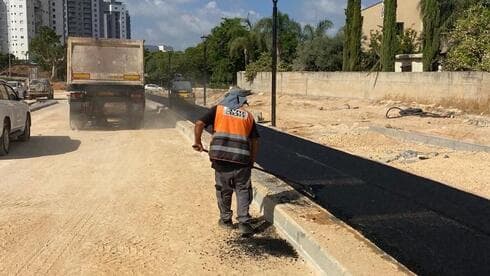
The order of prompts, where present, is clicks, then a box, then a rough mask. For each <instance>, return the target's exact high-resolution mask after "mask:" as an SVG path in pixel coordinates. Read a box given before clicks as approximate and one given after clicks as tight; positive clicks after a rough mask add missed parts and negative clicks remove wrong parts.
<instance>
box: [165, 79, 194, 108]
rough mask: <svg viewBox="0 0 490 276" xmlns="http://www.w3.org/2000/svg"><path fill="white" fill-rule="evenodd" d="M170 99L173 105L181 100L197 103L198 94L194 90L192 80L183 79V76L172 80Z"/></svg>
mask: <svg viewBox="0 0 490 276" xmlns="http://www.w3.org/2000/svg"><path fill="white" fill-rule="evenodd" d="M169 100H170V104H171V105H173V104H175V103H178V102H179V101H185V102H188V103H192V104H195V103H196V95H195V94H194V92H193V91H192V84H191V82H190V81H186V80H183V78H182V77H178V78H176V79H175V80H174V81H172V86H171V88H170V97H169Z"/></svg>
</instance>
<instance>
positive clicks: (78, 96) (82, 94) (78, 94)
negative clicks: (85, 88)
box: [70, 91, 85, 100]
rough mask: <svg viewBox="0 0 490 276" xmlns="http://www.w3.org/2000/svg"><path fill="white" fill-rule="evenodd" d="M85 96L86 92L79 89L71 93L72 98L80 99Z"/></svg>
mask: <svg viewBox="0 0 490 276" xmlns="http://www.w3.org/2000/svg"><path fill="white" fill-rule="evenodd" d="M84 96H85V92H81V91H77V92H71V93H70V99H72V100H80V99H82V98H83V97H84Z"/></svg>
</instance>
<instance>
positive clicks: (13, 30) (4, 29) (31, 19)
mask: <svg viewBox="0 0 490 276" xmlns="http://www.w3.org/2000/svg"><path fill="white" fill-rule="evenodd" d="M58 18H59V20H60V21H59V22H61V24H60V23H59V22H58V21H57V20H58ZM0 22H1V24H0V41H1V42H0V48H1V49H0V50H1V51H2V53H7V52H9V53H11V54H13V55H15V56H16V58H18V59H28V52H29V43H30V41H31V39H32V38H33V37H34V36H35V35H36V34H37V33H38V32H39V28H40V27H41V26H49V27H51V28H53V29H54V30H55V31H56V33H57V34H58V35H60V36H62V37H63V33H64V32H63V23H62V22H63V0H0ZM62 39H63V38H62Z"/></svg>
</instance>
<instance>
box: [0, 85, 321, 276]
mask: <svg viewBox="0 0 490 276" xmlns="http://www.w3.org/2000/svg"><path fill="white" fill-rule="evenodd" d="M56 98H57V99H58V102H59V103H58V104H56V105H53V106H50V107H46V108H44V109H42V110H39V111H36V112H34V113H33V114H32V121H33V126H32V135H33V136H32V138H31V141H30V142H28V143H26V144H21V143H13V145H12V148H11V152H10V154H9V155H8V156H6V157H3V158H2V159H0V175H2V180H1V182H0V274H2V275H14V274H20V275H25V274H28V275H43V274H44V275H46V274H49V275H70V274H85V275H93V274H116V275H121V274H169V275H189V274H199V275H202V274H209V275H217V274H221V275H230V274H242V273H250V274H258V273H264V274H270V275H309V274H311V273H312V269H311V268H310V267H309V266H308V265H306V264H305V262H304V261H303V260H302V258H301V257H299V256H298V254H297V253H296V251H295V250H294V249H293V248H292V247H291V246H290V245H288V243H287V242H286V241H285V240H284V239H282V238H281V237H280V236H279V235H278V234H277V233H276V232H275V230H274V227H273V226H271V225H270V224H268V223H266V222H265V221H264V220H263V219H261V218H260V217H261V216H260V215H259V214H258V211H257V209H255V210H254V213H253V215H254V217H256V218H258V219H257V221H256V223H255V224H256V225H258V227H260V233H258V234H257V235H256V236H254V237H253V238H250V239H242V238H241V237H240V235H239V234H238V230H236V231H231V232H229V231H227V230H223V229H221V228H219V227H218V225H217V220H218V210H217V207H216V206H215V205H216V200H215V193H214V175H213V171H212V169H211V168H210V165H209V161H207V160H206V159H203V158H202V157H201V156H200V155H199V154H196V153H195V152H194V151H193V150H192V148H191V147H190V145H191V143H190V142H189V141H188V140H186V139H185V138H184V137H183V136H182V135H181V134H180V133H179V132H178V131H177V130H176V129H175V124H174V122H173V121H172V120H168V118H169V116H167V114H166V113H165V111H161V112H160V113H157V111H156V110H150V109H149V110H147V113H146V119H145V125H144V128H143V129H141V130H125V129H124V127H120V126H117V125H114V126H108V127H107V128H94V129H91V130H87V131H72V130H70V128H69V124H68V104H67V102H66V100H64V99H63V94H57V97H56ZM82 172H83V173H82Z"/></svg>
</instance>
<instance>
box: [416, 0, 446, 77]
mask: <svg viewBox="0 0 490 276" xmlns="http://www.w3.org/2000/svg"><path fill="white" fill-rule="evenodd" d="M420 10H421V13H422V21H423V26H424V27H423V32H422V39H423V46H422V47H423V48H422V49H423V54H424V56H423V63H424V71H433V70H435V69H436V68H435V67H436V66H435V65H436V57H437V55H438V53H439V46H440V43H441V38H440V26H441V19H440V10H439V4H438V1H437V0H422V2H420Z"/></svg>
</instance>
